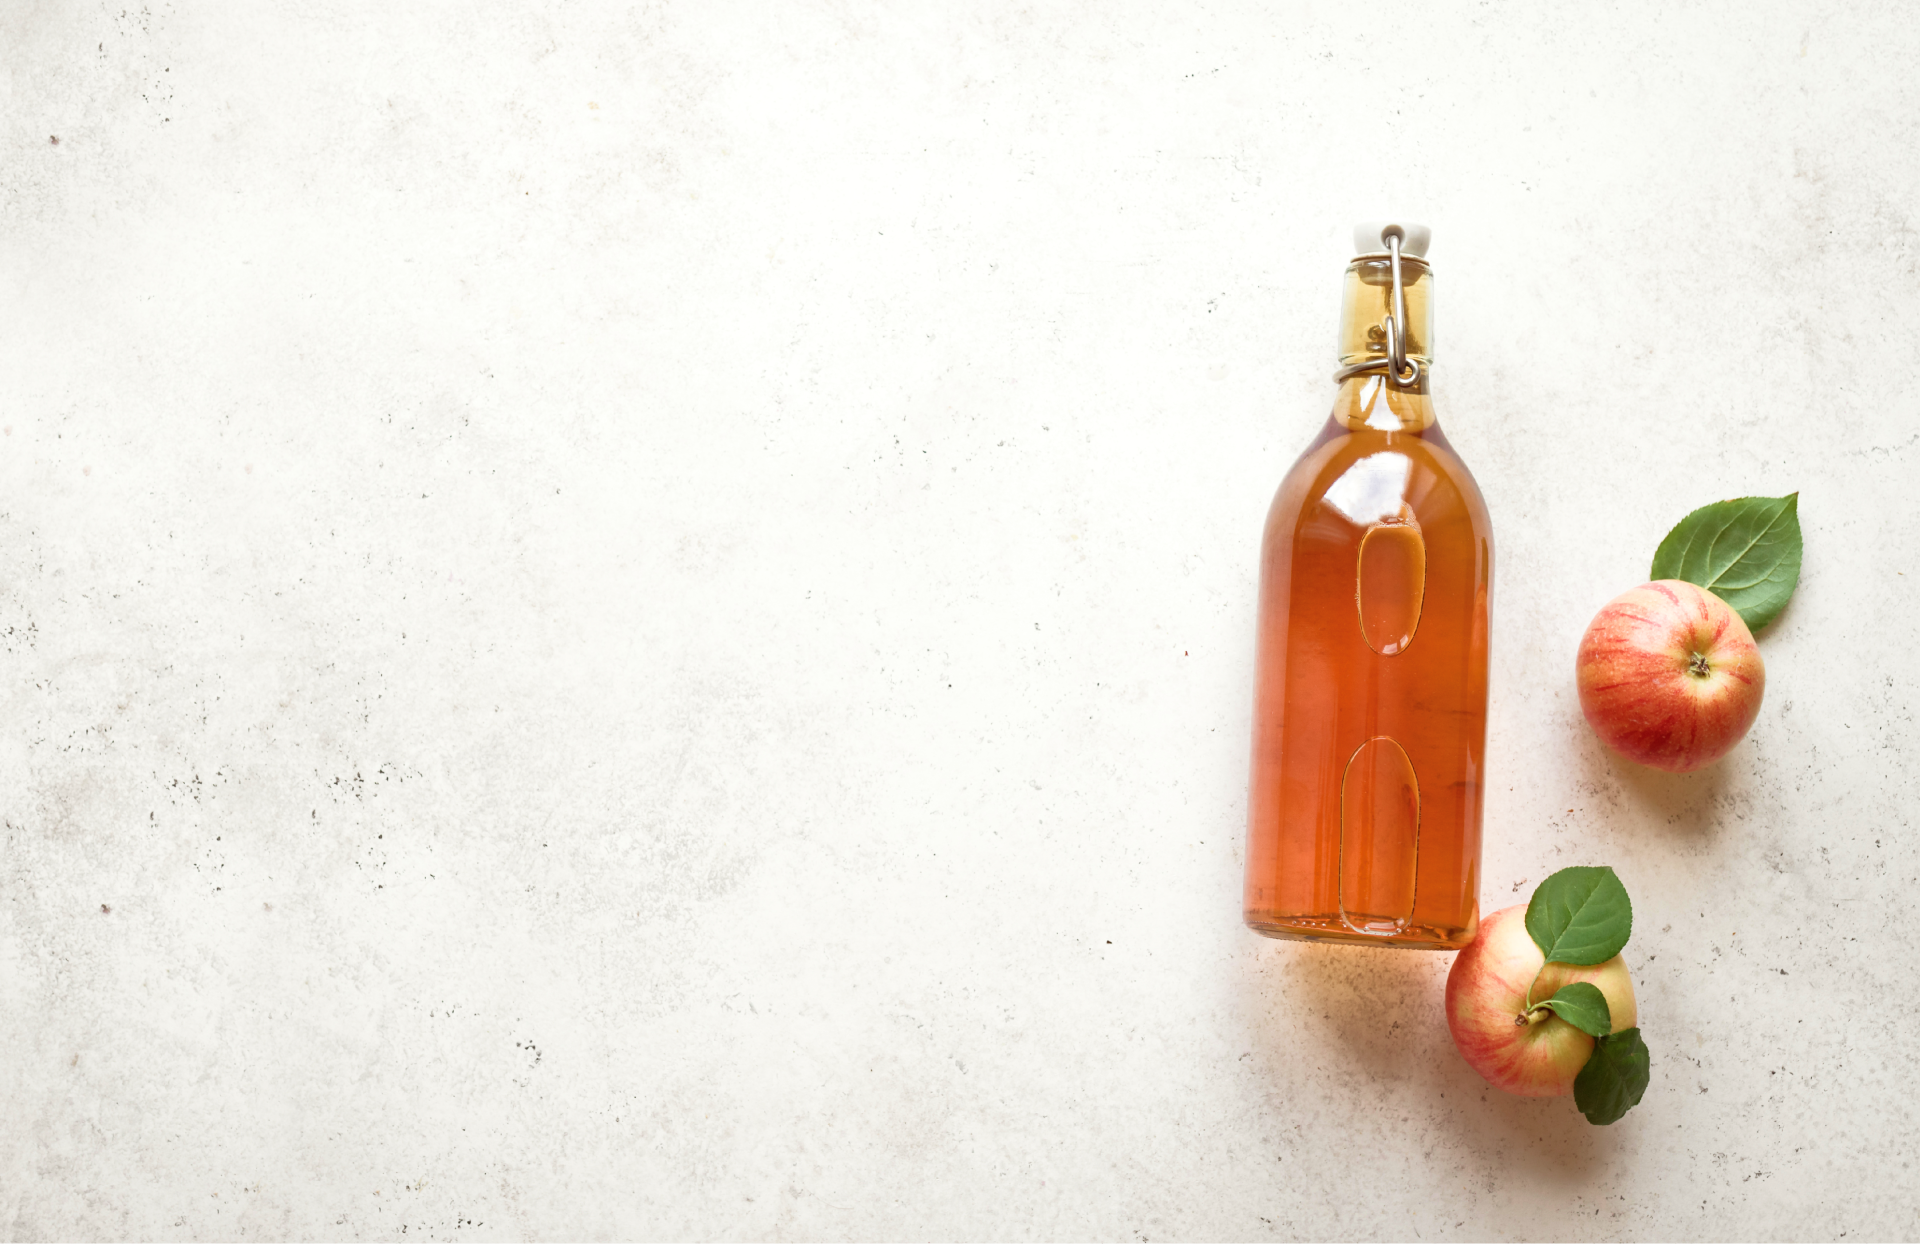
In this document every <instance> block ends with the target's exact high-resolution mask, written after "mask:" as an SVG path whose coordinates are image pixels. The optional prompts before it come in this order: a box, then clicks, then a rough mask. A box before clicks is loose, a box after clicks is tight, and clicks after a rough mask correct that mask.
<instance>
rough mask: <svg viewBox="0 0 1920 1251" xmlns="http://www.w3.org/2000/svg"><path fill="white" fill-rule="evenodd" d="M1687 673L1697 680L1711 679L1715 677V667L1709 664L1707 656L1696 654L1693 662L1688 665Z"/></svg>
mask: <svg viewBox="0 0 1920 1251" xmlns="http://www.w3.org/2000/svg"><path fill="white" fill-rule="evenodd" d="M1687 672H1688V673H1691V674H1692V675H1693V676H1694V677H1696V678H1710V677H1712V676H1713V666H1712V665H1710V664H1708V663H1707V658H1706V657H1705V656H1702V655H1701V654H1700V653H1699V652H1695V653H1694V654H1693V659H1692V661H1690V662H1689V663H1688V664H1687Z"/></svg>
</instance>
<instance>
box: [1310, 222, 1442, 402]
mask: <svg viewBox="0 0 1920 1251" xmlns="http://www.w3.org/2000/svg"><path fill="white" fill-rule="evenodd" d="M1380 237H1381V239H1383V240H1384V241H1385V242H1386V245H1387V257H1388V263H1389V264H1390V265H1391V266H1392V268H1393V304H1392V306H1391V308H1392V311H1391V312H1389V313H1388V314H1387V315H1386V316H1385V317H1383V318H1381V322H1380V324H1381V327H1382V328H1383V329H1384V330H1385V331H1386V332H1387V359H1386V360H1384V361H1360V362H1358V363H1357V364H1353V365H1348V366H1347V367H1346V368H1345V369H1342V370H1341V371H1340V372H1339V373H1336V374H1335V375H1334V376H1333V380H1334V381H1335V382H1345V381H1346V380H1347V379H1349V378H1351V377H1353V376H1354V375H1356V374H1374V373H1382V374H1385V375H1386V376H1387V381H1388V382H1389V383H1391V384H1393V385H1394V386H1397V387H1400V388H1402V389H1406V388H1410V387H1413V386H1415V385H1417V384H1418V383H1419V381H1420V376H1421V374H1422V373H1424V372H1425V371H1424V369H1423V368H1422V367H1421V364H1420V362H1419V361H1417V360H1412V359H1410V358H1409V357H1408V356H1407V344H1406V340H1405V338H1404V337H1403V334H1404V328H1405V326H1406V324H1407V288H1406V284H1405V283H1404V282H1402V280H1401V277H1400V242H1401V240H1403V239H1405V238H1406V237H1407V233H1406V231H1404V230H1402V229H1401V228H1400V227H1398V226H1388V227H1387V228H1386V229H1385V230H1382V231H1381V232H1380Z"/></svg>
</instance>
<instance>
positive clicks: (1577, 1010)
mask: <svg viewBox="0 0 1920 1251" xmlns="http://www.w3.org/2000/svg"><path fill="white" fill-rule="evenodd" d="M1534 1006H1535V1007H1538V1008H1549V1009H1551V1010H1552V1011H1553V1014H1554V1015H1555V1016H1557V1017H1559V1018H1560V1019H1561V1020H1563V1021H1565V1022H1566V1023H1567V1024H1569V1025H1571V1026H1573V1027H1574V1028H1575V1029H1577V1030H1580V1031H1581V1032H1583V1033H1587V1034H1592V1035H1593V1036H1594V1037H1595V1038H1601V1037H1604V1036H1606V1035H1608V1034H1611V1033H1612V1032H1613V1013H1612V1012H1611V1011H1609V1010H1608V1008H1607V997H1606V996H1605V995H1603V994H1601V993H1600V988H1599V987H1598V986H1595V985H1594V984H1593V983H1592V982H1568V983H1567V984H1566V985H1565V986H1562V987H1561V988H1560V989H1559V990H1556V991H1554V992H1553V998H1551V999H1548V1000H1546V1001H1545V1002H1543V1003H1538V1004H1535V1005H1534Z"/></svg>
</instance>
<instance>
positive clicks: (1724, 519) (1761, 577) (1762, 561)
mask: <svg viewBox="0 0 1920 1251" xmlns="http://www.w3.org/2000/svg"><path fill="white" fill-rule="evenodd" d="M1652 576H1653V578H1654V579H1655V580H1656V581H1657V580H1659V579H1661V578H1678V579H1679V580H1680V581H1682V582H1691V583H1693V584H1694V585H1695V586H1700V587H1705V588H1706V589H1707V590H1709V591H1712V592H1713V593H1714V594H1715V595H1718V596H1719V597H1720V598H1721V599H1723V600H1726V601H1727V603H1728V604H1729V605H1730V606H1731V607H1732V608H1733V610H1734V611H1735V612H1737V613H1739V614H1740V619H1741V620H1742V621H1745V622H1746V623H1747V629H1749V630H1758V629H1759V628H1760V627H1762V626H1764V625H1766V624H1767V623H1768V622H1769V621H1772V620H1773V619H1774V618H1775V617H1777V616H1779V615H1780V610H1781V609H1782V608H1785V607H1786V606H1787V601H1788V600H1789V599H1791V598H1793V588H1794V587H1795V586H1796V585H1797V584H1798V583H1799V581H1800V493H1799V492H1798V491H1795V492H1794V493H1793V494H1792V495H1784V496H1781V497H1779V498H1778V499H1773V498H1769V497H1766V496H1760V495H1749V496H1746V497H1744V498H1742V499H1737V500H1721V501H1720V502H1719V503H1718V504H1708V505H1707V506H1706V507H1705V508H1696V509H1694V510H1693V511H1692V512H1690V513H1688V514H1687V515H1686V517H1684V518H1683V519H1682V520H1681V522H1680V524H1679V525H1677V526H1675V527H1674V528H1673V529H1672V530H1670V531H1668V532H1667V537H1666V538H1664V539H1662V540H1661V541H1660V548H1659V550H1658V551H1656V552H1655V553H1654V554H1653V570H1652Z"/></svg>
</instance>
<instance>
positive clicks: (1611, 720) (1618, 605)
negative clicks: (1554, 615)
mask: <svg viewBox="0 0 1920 1251" xmlns="http://www.w3.org/2000/svg"><path fill="white" fill-rule="evenodd" d="M1577 675H1578V679H1579V683H1580V711H1582V712H1584V713H1586V714H1587V724H1588V725H1591V726H1592V727H1593V732H1594V733H1595V734H1598V735H1599V736H1600V741H1601V742H1603V743H1605V744H1606V745H1607V746H1609V747H1611V748H1613V749H1614V750H1615V751H1617V752H1619V753H1620V754H1621V755H1623V756H1625V757H1626V758H1627V759H1629V760H1633V761H1637V762H1638V763H1640V764H1643V765H1651V766H1653V767H1654V768H1656V769H1665V770H1666V771H1667V772H1669V773H1688V772H1691V771H1692V770H1694V769H1698V768H1700V767H1701V766H1702V765H1709V764H1712V763H1713V762H1714V761H1716V760H1718V759H1720V757H1722V756H1724V755H1726V754H1727V752H1728V751H1730V750H1732V748H1733V745H1734V744H1735V743H1737V742H1739V741H1740V739H1741V737H1742V736H1744V735H1745V734H1746V732H1747V730H1748V729H1749V728H1750V727H1751V726H1752V725H1753V719H1754V717H1756V716H1758V715H1759V713H1760V697H1761V695H1762V694H1764V693H1765V691H1766V686H1767V669H1766V666H1765V665H1763V664H1761V663H1760V652H1759V649H1757V648H1756V647H1754V645H1753V633H1752V631H1750V630H1748V629H1747V623H1746V622H1744V621H1742V620H1741V619H1740V614H1739V613H1737V612H1735V611H1734V610H1733V609H1732V608H1730V607H1728V605H1727V602H1726V601H1725V600H1723V599H1721V598H1720V597H1719V596H1718V595H1715V594H1714V593H1713V592H1711V591H1706V590H1702V589H1701V588H1700V587H1697V586H1695V585H1693V583H1691V582H1680V581H1676V580H1674V579H1672V578H1663V579H1662V580H1660V581H1658V582H1649V583H1647V584H1646V585H1645V586H1636V587H1635V588H1633V589H1632V590H1631V591H1628V592H1627V593H1626V594H1625V595H1622V596H1621V597H1620V598H1618V599H1616V600H1614V601H1613V602H1612V603H1610V604H1608V605H1607V606H1606V607H1605V608H1602V609H1601V610H1600V612H1599V615H1598V616H1596V617H1594V619H1593V624H1592V625H1589V626H1588V627H1587V633H1586V635H1585V636H1584V637H1583V638H1581V640H1580V658H1579V661H1578V669H1577Z"/></svg>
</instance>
